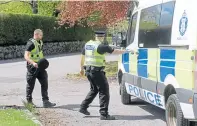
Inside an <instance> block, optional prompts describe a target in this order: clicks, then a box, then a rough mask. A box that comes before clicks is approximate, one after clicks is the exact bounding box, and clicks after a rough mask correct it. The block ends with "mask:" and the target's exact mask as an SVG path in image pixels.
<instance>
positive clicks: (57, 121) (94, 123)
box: [0, 54, 166, 126]
mask: <svg viewBox="0 0 197 126" xmlns="http://www.w3.org/2000/svg"><path fill="white" fill-rule="evenodd" d="M107 59H108V60H117V59H118V57H117V56H116V55H115V56H108V57H107ZM79 61H80V55H78V54H72V55H62V56H58V57H55V58H49V62H50V67H49V68H48V74H49V96H50V100H51V101H53V102H56V103H57V107H56V108H53V109H43V108H39V111H40V113H41V115H40V116H39V117H40V119H41V120H42V123H43V125H46V126H101V125H102V126H166V123H165V117H164V114H165V113H164V111H163V110H161V109H159V108H157V107H155V106H152V105H150V104H146V103H144V102H141V101H136V102H134V103H133V105H127V106H125V105H122V104H121V101H120V96H119V89H118V84H117V83H110V95H111V101H110V106H109V112H110V114H111V115H115V117H116V118H117V119H118V120H115V121H100V120H99V112H98V110H99V102H98V97H97V98H96V99H95V100H94V101H93V103H92V104H91V106H90V108H89V111H90V112H91V116H84V115H82V114H80V113H78V112H77V111H78V109H79V105H80V103H81V101H82V100H83V99H84V97H85V96H86V94H87V92H88V90H89V84H88V82H87V81H83V80H67V79H65V76H66V74H67V73H76V72H78V71H79ZM25 64H26V63H25V62H24V61H17V62H16V61H14V62H13V61H12V62H8V61H0V87H1V88H0V105H1V106H3V105H18V106H22V103H21V97H23V98H24V96H25V85H26V81H25V74H26V68H25ZM33 98H34V102H35V103H36V105H38V106H41V103H42V102H41V96H40V84H39V83H38V82H37V83H36V86H35V89H34V93H33Z"/></svg>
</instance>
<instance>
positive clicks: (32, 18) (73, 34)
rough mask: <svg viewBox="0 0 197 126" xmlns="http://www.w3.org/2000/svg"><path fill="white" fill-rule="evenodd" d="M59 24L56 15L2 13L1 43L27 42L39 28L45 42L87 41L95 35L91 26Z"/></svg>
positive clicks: (0, 19)
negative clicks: (60, 25) (69, 26)
mask: <svg viewBox="0 0 197 126" xmlns="http://www.w3.org/2000/svg"><path fill="white" fill-rule="evenodd" d="M57 26H58V24H57V23H56V19H55V18H54V17H46V16H38V15H22V14H2V13H0V45H14V44H17V45H22V44H25V43H26V42H27V40H28V39H29V38H31V37H32V36H33V31H34V30H35V29H37V28H40V29H42V30H43V32H44V38H43V40H44V42H62V41H77V40H79V41H87V40H89V39H91V38H92V35H93V34H92V33H93V32H92V30H91V28H84V27H81V26H75V27H72V28H68V29H65V26H62V27H61V28H58V29H57V28H55V27H57Z"/></svg>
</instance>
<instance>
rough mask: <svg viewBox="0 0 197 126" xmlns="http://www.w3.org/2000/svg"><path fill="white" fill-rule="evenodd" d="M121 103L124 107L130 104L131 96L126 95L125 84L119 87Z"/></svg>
mask: <svg viewBox="0 0 197 126" xmlns="http://www.w3.org/2000/svg"><path fill="white" fill-rule="evenodd" d="M120 92H121V101H122V103H123V104H124V105H128V104H131V96H130V95H129V94H128V93H127V90H126V86H125V82H124V81H122V84H121V85H120Z"/></svg>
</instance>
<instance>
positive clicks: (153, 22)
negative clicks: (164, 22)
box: [138, 5, 161, 48]
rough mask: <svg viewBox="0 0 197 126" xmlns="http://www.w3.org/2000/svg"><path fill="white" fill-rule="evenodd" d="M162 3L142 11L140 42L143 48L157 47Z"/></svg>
mask: <svg viewBox="0 0 197 126" xmlns="http://www.w3.org/2000/svg"><path fill="white" fill-rule="evenodd" d="M160 14H161V5H155V6H152V7H149V8H146V9H143V10H142V11H141V16H140V25H139V35H138V44H139V45H140V47H142V48H156V47H157V46H158V40H159V33H158V30H159V23H160Z"/></svg>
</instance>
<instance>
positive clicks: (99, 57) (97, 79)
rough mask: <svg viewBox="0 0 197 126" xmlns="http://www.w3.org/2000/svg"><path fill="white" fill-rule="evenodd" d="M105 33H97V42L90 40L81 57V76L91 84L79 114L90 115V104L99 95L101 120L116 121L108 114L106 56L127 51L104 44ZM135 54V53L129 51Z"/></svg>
mask: <svg viewBox="0 0 197 126" xmlns="http://www.w3.org/2000/svg"><path fill="white" fill-rule="evenodd" d="M104 36H105V32H102V31H96V32H95V40H94V41H93V40H90V41H89V42H87V43H86V44H85V47H84V48H83V51H82V56H81V70H80V73H81V75H84V69H85V75H86V76H87V78H88V80H89V82H90V87H91V88H90V92H89V93H88V95H87V96H86V98H85V100H84V101H83V102H82V103H81V107H80V110H79V112H80V113H83V114H85V115H90V113H89V112H88V111H87V108H88V107H89V104H90V103H92V101H93V100H94V98H95V97H96V95H97V94H98V93H99V100H100V119H101V120H115V117H113V116H110V115H109V114H108V105H109V98H110V96H109V84H108V81H107V78H106V76H105V72H104V68H105V54H106V53H110V54H111V53H113V54H123V53H125V52H128V51H126V50H120V49H113V48H112V47H110V46H109V45H106V44H103V43H101V42H103V40H104ZM129 52H131V53H134V52H133V51H129Z"/></svg>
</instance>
